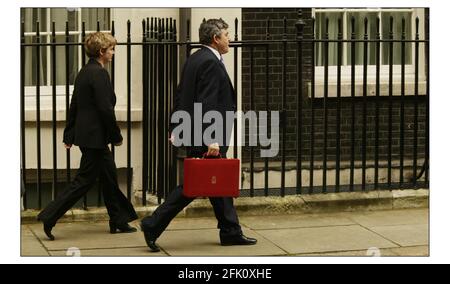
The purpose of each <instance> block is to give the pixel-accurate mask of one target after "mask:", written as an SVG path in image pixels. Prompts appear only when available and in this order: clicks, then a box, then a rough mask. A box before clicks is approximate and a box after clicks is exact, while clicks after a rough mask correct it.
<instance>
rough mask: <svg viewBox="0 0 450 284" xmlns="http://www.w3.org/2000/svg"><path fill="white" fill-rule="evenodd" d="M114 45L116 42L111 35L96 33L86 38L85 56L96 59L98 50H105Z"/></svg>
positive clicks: (98, 53) (98, 54)
mask: <svg viewBox="0 0 450 284" xmlns="http://www.w3.org/2000/svg"><path fill="white" fill-rule="evenodd" d="M116 44H117V40H116V39H115V38H114V37H113V36H112V35H111V34H108V33H102V32H96V33H92V34H89V35H88V36H87V37H86V40H85V41H84V50H85V52H86V55H87V56H89V57H94V58H97V57H99V56H100V50H105V49H107V48H109V47H111V46H115V45H116Z"/></svg>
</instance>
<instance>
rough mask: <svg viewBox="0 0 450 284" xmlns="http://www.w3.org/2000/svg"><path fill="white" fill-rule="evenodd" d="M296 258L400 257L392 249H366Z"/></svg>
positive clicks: (313, 254) (311, 254)
mask: <svg viewBox="0 0 450 284" xmlns="http://www.w3.org/2000/svg"><path fill="white" fill-rule="evenodd" d="M296 256H311V257H313V256H320V257H334V256H336V257H351V256H355V257H362V256H366V257H384V256H398V254H396V253H395V252H393V251H392V249H374V248H372V249H370V250H369V249H366V250H355V251H340V252H322V253H310V254H298V255H296Z"/></svg>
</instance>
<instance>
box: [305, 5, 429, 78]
mask: <svg viewBox="0 0 450 284" xmlns="http://www.w3.org/2000/svg"><path fill="white" fill-rule="evenodd" d="M313 13H314V15H315V19H316V26H315V29H316V31H315V34H316V38H318V39H322V38H324V37H325V33H326V18H328V19H329V28H328V36H329V38H330V39H337V37H338V19H341V20H342V29H343V30H342V36H343V39H344V40H345V39H351V33H352V30H351V28H352V27H351V19H352V17H354V18H355V31H354V32H355V38H356V39H358V40H362V39H363V38H364V19H365V18H367V19H368V32H367V33H368V38H369V39H376V36H377V26H376V24H377V17H379V18H380V35H381V39H389V32H390V17H391V16H392V17H393V20H394V23H393V32H394V40H400V39H401V35H402V18H405V32H406V39H407V40H411V39H415V34H416V27H415V19H416V17H419V39H421V40H422V39H424V9H410V8H399V9H390V8H388V9H384V8H383V9H381V8H368V9H364V8H358V9H314V12H313ZM337 46H338V43H335V42H334V43H329V49H328V65H329V67H330V68H329V76H330V77H329V79H330V82H335V81H336V76H337V67H336V65H337ZM363 47H364V45H363V43H362V42H361V43H356V44H355V48H356V50H355V76H356V77H357V80H359V78H362V74H363V73H362V72H363V66H362V65H363V60H364V58H363V56H364V49H363ZM424 47H425V46H424V44H423V43H421V44H420V45H419V58H420V59H419V69H420V71H419V78H424V76H425V73H424V72H425V71H424V70H425V68H424V62H425V61H424V57H425V52H424V50H425V48H424ZM342 48H343V49H342V82H343V83H345V82H347V81H348V80H349V78H350V76H351V71H350V68H351V44H350V43H343V44H342ZM393 53H394V54H393V65H394V66H393V74H394V81H396V80H400V75H401V43H397V42H396V43H394V44H393ZM414 54H415V44H414V43H406V44H405V78H406V80H409V81H413V80H414V79H413V78H414V65H415V62H414ZM324 55H325V50H324V44H323V43H317V44H316V47H315V65H316V79H317V80H319V81H321V80H323V76H324V74H323V73H324V67H323V66H324V58H325V57H324ZM367 59H368V78H369V79H371V78H372V79H373V78H375V64H376V43H368V58H367ZM388 64H389V43H381V63H380V65H381V66H380V70H381V71H380V77H381V81H382V82H383V81H386V80H387V77H388V76H389V72H388V70H389V69H388V68H389V66H388Z"/></svg>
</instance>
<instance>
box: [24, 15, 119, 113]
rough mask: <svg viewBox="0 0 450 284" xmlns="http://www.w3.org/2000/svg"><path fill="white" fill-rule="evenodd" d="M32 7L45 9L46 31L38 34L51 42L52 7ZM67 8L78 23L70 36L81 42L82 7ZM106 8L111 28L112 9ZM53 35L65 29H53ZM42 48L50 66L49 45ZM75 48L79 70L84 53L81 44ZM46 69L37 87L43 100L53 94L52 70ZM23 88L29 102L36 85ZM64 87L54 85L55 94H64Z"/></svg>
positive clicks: (34, 34) (34, 94)
mask: <svg viewBox="0 0 450 284" xmlns="http://www.w3.org/2000/svg"><path fill="white" fill-rule="evenodd" d="M34 9H45V10H46V11H45V16H46V23H47V25H46V30H47V31H46V32H41V31H40V32H39V35H40V37H41V38H43V37H45V41H44V42H47V43H48V42H51V40H52V31H51V29H52V21H51V9H53V8H34ZM67 9H72V10H74V11H76V12H77V23H78V24H77V30H76V31H69V35H70V36H74V35H76V36H77V38H78V42H81V41H82V27H83V23H82V10H81V9H82V8H67ZM106 9H109V27H110V28H111V22H112V16H113V11H112V9H111V8H106ZM101 31H102V32H111V29H110V30H101ZM93 32H96V30H86V31H85V33H86V34H89V33H93ZM55 35H56V36H61V35H63V36H65V35H66V32H65V31H55ZM24 36H25V38H26V37H32V36H36V32H25V33H24ZM43 48H45V49H46V51H47V54H48V55H49V56H47V59H46V64H47V66H51V60H52V58H51V56H50V55H51V45H48V46H44V47H41V50H42V49H43ZM77 49H78V54H79V56H78V62H77V64H78V70H80V69H81V67H82V56H83V55H84V51H83V46H82V45H79V46H77ZM46 69H47V70H46V75H47V80H46V82H45V84H43V85H41V86H40V89H39V90H40V94H41V97H42V98H43V99H44V100H45V98H46V97H51V96H52V94H53V91H52V87H53V85H52V84H51V72H52V70H51V68H46ZM24 88H25V99H26V101H27V102H29V103H31V102H32V101H33V100H31V99H29V98H35V97H36V85H34V86H24ZM65 88H66V85H65V84H63V85H56V96H57V97H62V96H65V95H66V91H65ZM73 88H74V86H73V85H70V84H69V94H70V95H71V94H72V92H73ZM57 100H58V101H60V100H61V98H57ZM28 105H29V104H28ZM33 108H35V106H33Z"/></svg>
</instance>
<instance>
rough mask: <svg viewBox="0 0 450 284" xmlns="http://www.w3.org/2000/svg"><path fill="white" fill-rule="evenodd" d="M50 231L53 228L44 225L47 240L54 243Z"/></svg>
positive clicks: (53, 237)
mask: <svg viewBox="0 0 450 284" xmlns="http://www.w3.org/2000/svg"><path fill="white" fill-rule="evenodd" d="M52 229H53V226H49V225H47V224H44V233H45V234H46V235H47V238H48V239H49V240H50V241H54V240H55V236H53V235H52Z"/></svg>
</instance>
